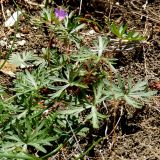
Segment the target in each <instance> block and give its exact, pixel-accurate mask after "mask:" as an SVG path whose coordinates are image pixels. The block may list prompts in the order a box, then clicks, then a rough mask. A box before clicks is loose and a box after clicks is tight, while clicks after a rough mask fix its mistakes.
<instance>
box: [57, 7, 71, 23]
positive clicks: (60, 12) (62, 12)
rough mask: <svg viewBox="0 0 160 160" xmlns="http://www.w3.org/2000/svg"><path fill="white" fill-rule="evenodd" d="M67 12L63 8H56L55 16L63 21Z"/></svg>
mask: <svg viewBox="0 0 160 160" xmlns="http://www.w3.org/2000/svg"><path fill="white" fill-rule="evenodd" d="M67 15H68V14H67V12H65V10H64V9H62V8H55V16H56V17H57V18H58V20H59V21H62V20H63V19H64V18H65V17H66V16H67Z"/></svg>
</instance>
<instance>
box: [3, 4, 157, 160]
mask: <svg viewBox="0 0 160 160" xmlns="http://www.w3.org/2000/svg"><path fill="white" fill-rule="evenodd" d="M46 2H47V1H46ZM41 18H42V19H41V23H43V24H44V23H45V25H46V26H47V27H48V31H49V32H50V33H51V34H52V33H53V32H54V35H55V37H51V39H52V38H55V39H56V40H57V39H58V40H57V41H58V42H57V43H63V44H64V45H63V47H64V48H66V47H67V48H68V49H70V51H69V52H66V51H67V50H65V49H64V50H62V49H61V48H62V46H58V45H57V46H56V45H55V46H54V47H52V45H50V46H49V47H47V48H43V49H42V53H41V54H40V55H39V56H35V55H33V54H32V53H31V52H24V53H21V54H20V53H16V54H12V55H11V56H10V59H9V61H10V63H13V64H16V65H17V66H21V67H22V68H23V67H24V69H23V70H21V72H19V73H16V78H15V79H14V81H13V85H12V88H9V89H8V90H9V91H7V89H6V87H1V88H0V96H1V98H0V115H1V116H0V133H1V135H0V158H3V159H5V158H10V159H16V158H17V159H37V160H43V159H46V158H49V157H52V156H54V155H55V154H56V153H57V152H59V151H60V150H61V149H62V147H66V146H70V147H71V146H72V147H74V146H75V144H78V143H81V140H84V139H85V138H86V137H87V136H92V135H90V134H92V131H93V132H94V131H97V132H99V131H100V130H101V126H102V125H103V124H106V123H108V122H109V121H110V117H112V116H113V115H112V111H111V112H109V111H108V110H109V108H107V107H108V106H106V107H104V106H105V105H107V103H117V102H118V103H117V104H118V105H117V106H116V107H117V108H118V109H119V110H120V109H121V108H124V107H125V106H126V104H127V105H129V106H132V107H135V108H141V107H142V106H143V104H144V102H146V100H148V99H149V98H150V97H152V96H153V95H154V94H156V92H155V91H148V89H147V82H146V81H139V82H137V83H135V82H132V79H131V78H128V80H123V79H122V78H121V77H120V76H119V75H118V71H117V70H116V69H115V68H114V63H115V59H114V57H109V56H107V53H106V50H107V47H108V45H110V39H109V38H108V37H106V36H98V37H97V39H96V40H94V41H93V43H91V44H90V45H91V46H89V45H85V44H83V43H82V40H83V39H82V36H81V34H80V32H79V31H81V30H85V26H86V24H83V23H82V24H81V23H80V21H79V20H78V18H77V17H76V14H75V13H74V12H71V13H70V14H69V15H67V14H65V17H60V18H58V17H57V16H56V15H55V13H54V12H53V10H51V9H49V8H47V9H44V10H43V11H42V13H41ZM110 30H111V32H112V33H113V34H115V35H116V36H117V37H118V38H119V39H118V40H120V41H122V40H127V41H126V43H129V42H130V41H132V42H133V43H134V41H138V42H139V41H140V40H143V37H142V36H140V35H138V34H137V33H135V32H134V31H130V32H127V31H126V30H127V26H126V25H125V26H124V27H123V26H116V25H115V24H114V23H112V24H111V25H110ZM51 39H50V40H51ZM75 44H76V45H75ZM28 66H29V67H30V68H27V67H28ZM5 91H7V92H9V94H10V95H9V98H4V97H5V95H6V94H7V93H6V92H5ZM121 102H123V103H121ZM119 104H121V105H119ZM113 107H115V106H114V105H113ZM116 107H115V108H116ZM115 111H116V109H115ZM113 127H114V126H113ZM92 137H95V139H94V138H93V139H92V142H93V144H91V147H89V148H88V149H87V151H84V152H83V150H81V149H79V152H80V153H81V154H80V156H79V158H82V157H84V156H85V154H87V153H88V152H89V150H91V148H92V147H94V146H95V145H96V144H97V143H98V142H100V141H101V140H103V139H104V137H103V136H101V135H96V134H94V136H92ZM77 139H78V140H77ZM94 141H95V142H94ZM85 143H87V141H86V140H85ZM82 152H83V153H82Z"/></svg>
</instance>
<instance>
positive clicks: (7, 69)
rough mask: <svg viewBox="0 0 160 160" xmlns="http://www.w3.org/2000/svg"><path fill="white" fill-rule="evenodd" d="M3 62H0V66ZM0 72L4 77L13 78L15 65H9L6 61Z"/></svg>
mask: <svg viewBox="0 0 160 160" xmlns="http://www.w3.org/2000/svg"><path fill="white" fill-rule="evenodd" d="M3 62H4V60H0V66H1V65H2V64H3ZM0 71H1V72H2V73H4V74H6V75H9V76H11V77H15V72H16V65H14V64H11V63H9V62H8V61H7V62H6V63H5V65H4V66H3V68H2V69H1V70H0Z"/></svg>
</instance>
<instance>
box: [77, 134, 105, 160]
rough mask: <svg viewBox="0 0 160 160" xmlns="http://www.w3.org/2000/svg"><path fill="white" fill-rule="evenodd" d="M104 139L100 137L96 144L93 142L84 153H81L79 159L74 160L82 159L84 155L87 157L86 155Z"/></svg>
mask: <svg viewBox="0 0 160 160" xmlns="http://www.w3.org/2000/svg"><path fill="white" fill-rule="evenodd" d="M103 139H104V138H103V137H101V138H99V139H98V140H97V141H96V142H94V143H93V144H92V145H91V146H90V147H89V148H88V149H87V150H86V151H85V152H84V153H81V154H80V156H79V157H77V158H76V159H75V160H79V159H81V158H83V157H84V156H85V155H87V153H88V152H89V151H90V150H91V149H92V148H93V147H94V146H95V145H97V144H98V143H99V142H100V141H101V140H103Z"/></svg>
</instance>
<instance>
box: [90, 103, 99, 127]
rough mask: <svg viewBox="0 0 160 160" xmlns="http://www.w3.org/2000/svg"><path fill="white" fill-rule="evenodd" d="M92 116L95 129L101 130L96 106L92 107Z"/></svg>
mask: <svg viewBox="0 0 160 160" xmlns="http://www.w3.org/2000/svg"><path fill="white" fill-rule="evenodd" d="M91 115H92V124H93V128H99V121H98V116H97V109H96V106H92V110H91Z"/></svg>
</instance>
